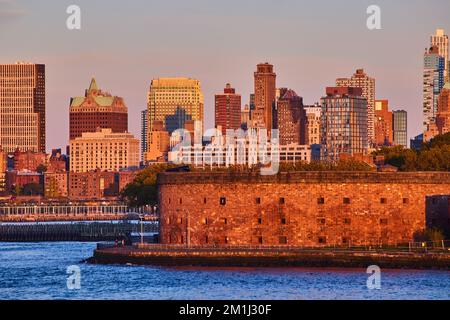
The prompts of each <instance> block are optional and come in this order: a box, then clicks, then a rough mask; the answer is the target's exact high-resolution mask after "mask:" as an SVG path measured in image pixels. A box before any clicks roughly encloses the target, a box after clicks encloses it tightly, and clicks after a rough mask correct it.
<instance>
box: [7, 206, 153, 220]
mask: <svg viewBox="0 0 450 320" xmlns="http://www.w3.org/2000/svg"><path fill="white" fill-rule="evenodd" d="M140 215H144V217H145V219H146V220H150V221H152V220H157V216H156V214H153V213H152V211H151V209H149V208H129V207H127V206H125V205H87V204H86V205H69V204H67V205H5V206H0V222H38V221H109V220H124V219H128V218H137V217H138V216H140Z"/></svg>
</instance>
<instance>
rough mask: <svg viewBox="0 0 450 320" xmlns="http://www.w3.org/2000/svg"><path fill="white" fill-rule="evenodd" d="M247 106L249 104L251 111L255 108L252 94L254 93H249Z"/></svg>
mask: <svg viewBox="0 0 450 320" xmlns="http://www.w3.org/2000/svg"><path fill="white" fill-rule="evenodd" d="M249 106H250V111H251V110H255V94H254V93H251V94H250V103H249Z"/></svg>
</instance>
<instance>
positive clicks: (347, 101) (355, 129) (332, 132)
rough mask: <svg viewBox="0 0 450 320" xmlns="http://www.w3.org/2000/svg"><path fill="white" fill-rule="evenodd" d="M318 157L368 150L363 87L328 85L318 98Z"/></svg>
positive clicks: (336, 157)
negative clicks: (319, 115)
mask: <svg viewBox="0 0 450 320" xmlns="http://www.w3.org/2000/svg"><path fill="white" fill-rule="evenodd" d="M321 103H322V116H321V123H320V124H321V125H320V130H321V159H322V160H325V161H337V160H339V159H340V155H341V154H348V155H351V156H353V155H357V154H358V155H360V154H367V151H368V135H367V132H368V130H367V114H368V109H367V100H366V98H364V97H363V96H362V88H352V87H329V88H327V89H326V96H325V97H323V98H322V99H321Z"/></svg>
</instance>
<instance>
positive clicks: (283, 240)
mask: <svg viewBox="0 0 450 320" xmlns="http://www.w3.org/2000/svg"><path fill="white" fill-rule="evenodd" d="M279 243H280V244H287V237H286V236H280V238H279Z"/></svg>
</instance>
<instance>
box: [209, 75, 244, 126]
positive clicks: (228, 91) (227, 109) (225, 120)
mask: <svg viewBox="0 0 450 320" xmlns="http://www.w3.org/2000/svg"><path fill="white" fill-rule="evenodd" d="M215 123H216V127H218V126H220V127H221V128H222V134H223V135H226V131H227V130H228V129H231V130H237V129H239V128H240V127H241V95H240V94H236V91H235V89H234V88H232V87H231V85H230V84H229V83H227V84H226V87H225V89H224V90H223V93H221V94H216V95H215Z"/></svg>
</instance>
